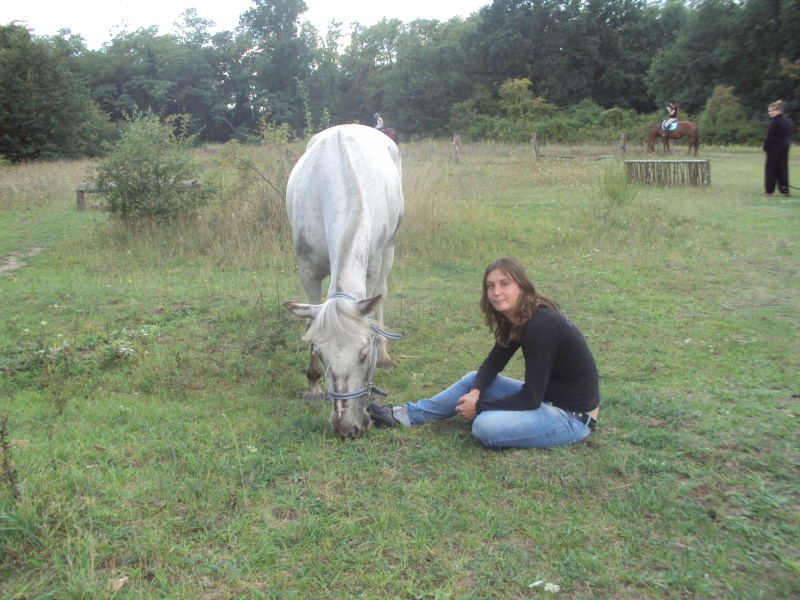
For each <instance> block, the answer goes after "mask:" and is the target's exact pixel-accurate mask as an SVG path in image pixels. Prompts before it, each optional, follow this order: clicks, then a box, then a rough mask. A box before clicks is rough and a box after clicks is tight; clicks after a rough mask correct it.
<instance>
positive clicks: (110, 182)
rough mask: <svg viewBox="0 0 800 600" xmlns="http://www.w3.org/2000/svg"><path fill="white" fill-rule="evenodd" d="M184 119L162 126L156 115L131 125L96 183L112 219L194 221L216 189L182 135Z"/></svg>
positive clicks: (167, 121) (101, 169) (99, 172)
mask: <svg viewBox="0 0 800 600" xmlns="http://www.w3.org/2000/svg"><path fill="white" fill-rule="evenodd" d="M182 126H183V125H182V119H180V118H169V119H166V120H165V121H163V122H162V121H161V120H160V119H159V118H158V117H157V116H156V115H154V114H153V113H145V114H141V115H138V116H137V117H136V118H135V119H134V120H132V121H130V122H129V123H128V125H127V127H126V128H125V129H124V131H123V133H122V137H121V139H120V140H119V141H118V142H117V143H116V144H115V145H114V147H113V148H112V149H111V152H110V154H109V156H108V157H107V158H106V159H105V160H104V161H103V162H102V163H101V164H100V166H99V167H98V168H97V177H96V182H97V186H98V189H99V191H100V192H101V193H102V194H103V196H104V197H105V199H106V202H107V203H108V210H109V212H110V213H111V214H112V215H115V216H116V217H118V218H120V219H121V220H122V221H125V222H127V223H135V222H137V221H152V220H155V221H162V222H168V221H172V220H174V219H177V218H178V217H193V216H195V215H196V214H197V211H198V209H199V208H201V207H202V206H204V205H205V204H206V203H207V202H208V200H209V198H210V196H211V193H212V192H211V188H210V187H209V186H208V185H207V184H203V183H201V181H200V174H201V171H202V167H201V165H200V164H199V162H197V161H196V160H195V159H194V158H193V157H192V155H191V154H190V153H189V148H190V147H191V143H192V140H191V139H190V138H188V137H185V136H184V135H183V134H181V133H180V129H181V128H182Z"/></svg>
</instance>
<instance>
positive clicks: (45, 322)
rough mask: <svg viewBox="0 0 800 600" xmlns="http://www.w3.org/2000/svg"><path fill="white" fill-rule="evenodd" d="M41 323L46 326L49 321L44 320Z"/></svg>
mask: <svg viewBox="0 0 800 600" xmlns="http://www.w3.org/2000/svg"><path fill="white" fill-rule="evenodd" d="M39 325H41V326H42V327H44V326H45V325H47V321H42V322H41V323H39Z"/></svg>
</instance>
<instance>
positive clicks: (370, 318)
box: [283, 125, 403, 437]
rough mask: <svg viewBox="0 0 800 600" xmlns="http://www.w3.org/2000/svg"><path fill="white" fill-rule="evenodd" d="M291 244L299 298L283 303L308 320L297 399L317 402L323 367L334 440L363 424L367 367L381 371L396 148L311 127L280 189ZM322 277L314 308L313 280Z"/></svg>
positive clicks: (366, 133)
mask: <svg viewBox="0 0 800 600" xmlns="http://www.w3.org/2000/svg"><path fill="white" fill-rule="evenodd" d="M286 210H287V212H288V213H289V221H290V222H291V225H292V242H293V245H294V251H295V254H296V255H297V261H298V267H299V269H300V279H301V281H302V283H303V289H304V290H305V293H306V301H307V302H308V304H301V303H297V302H285V303H284V304H283V306H284V307H286V309H287V310H289V311H290V312H291V313H292V314H294V315H295V316H297V317H301V318H305V319H310V322H309V327H308V331H306V335H305V336H304V338H303V339H305V340H307V341H309V342H310V343H311V358H310V362H309V366H308V369H307V370H306V376H307V377H308V388H307V389H306V391H305V393H304V394H303V397H304V398H305V399H306V400H311V399H316V398H319V397H320V396H321V395H322V393H321V388H320V381H319V380H320V377H321V376H322V369H321V368H320V361H321V362H322V365H324V367H325V383H326V387H327V392H326V396H327V397H328V398H329V399H331V400H332V401H333V408H332V410H331V426H332V427H333V431H334V433H335V434H336V435H338V436H340V437H358V436H359V435H361V434H362V433H363V432H365V431H366V430H367V429H368V428H369V424H370V420H369V415H368V414H367V410H366V408H367V404H369V402H370V398H371V395H372V392H374V391H377V392H379V393H382V392H380V391H379V390H376V389H375V388H374V387H373V386H372V381H371V380H372V371H373V369H374V368H375V365H376V364H377V365H378V366H381V367H390V366H391V365H392V359H391V358H390V357H389V354H388V353H387V352H386V340H385V339H384V338H385V337H394V336H392V335H391V334H387V333H386V332H384V331H383V329H382V328H383V304H384V300H385V298H386V292H387V279H388V277H389V271H390V270H391V268H392V263H393V262H394V240H395V236H396V235H397V230H398V228H399V227H400V221H401V220H402V218H403V190H402V166H401V163H400V150H399V149H398V147H397V145H396V144H395V143H394V142H393V141H392V140H390V139H389V138H388V137H386V136H385V135H384V134H382V133H381V132H380V131H378V130H376V129H373V128H371V127H366V126H364V125H339V126H336V127H331V128H330V129H326V130H325V131H323V132H321V133H318V134H317V135H315V136H314V137H313V138H311V141H309V142H308V146H307V147H306V151H305V153H304V154H303V156H302V157H301V158H300V160H299V161H298V162H297V164H296V165H295V167H294V169H292V173H291V175H290V176H289V184H288V186H287V188H286ZM328 275H330V284H329V286H328V294H327V300H326V301H325V303H324V304H321V303H320V302H321V293H322V280H323V279H324V278H325V277H327V276H328Z"/></svg>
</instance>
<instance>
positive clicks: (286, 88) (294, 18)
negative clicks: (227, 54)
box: [237, 0, 316, 132]
mask: <svg viewBox="0 0 800 600" xmlns="http://www.w3.org/2000/svg"><path fill="white" fill-rule="evenodd" d="M253 4H254V6H253V8H251V9H249V10H248V11H246V12H245V13H244V14H243V15H242V17H241V19H240V26H239V31H238V37H237V44H238V45H239V48H240V49H241V50H242V52H241V54H240V56H239V72H238V74H237V76H238V77H239V86H240V87H239V92H240V94H239V95H238V98H237V102H241V101H244V103H245V107H246V108H249V109H250V114H251V115H252V118H251V119H250V120H249V122H248V125H249V126H251V127H252V126H253V125H254V124H255V123H257V121H258V120H259V119H260V118H269V119H271V120H273V121H276V122H278V123H289V124H290V125H291V126H292V128H293V129H295V130H296V131H298V132H299V131H300V130H302V129H303V126H304V123H303V120H304V118H303V110H302V103H301V102H300V101H299V95H298V90H297V87H296V82H297V81H307V80H308V79H309V75H310V73H311V65H312V61H313V54H314V46H315V44H316V32H315V31H313V30H310V29H307V28H306V29H300V26H299V19H300V15H302V14H303V13H304V12H306V10H308V8H307V6H306V3H305V2H303V0H254V1H253ZM242 84H243V85H244V86H246V90H245V89H243V88H242V87H241V86H242ZM242 92H244V93H242Z"/></svg>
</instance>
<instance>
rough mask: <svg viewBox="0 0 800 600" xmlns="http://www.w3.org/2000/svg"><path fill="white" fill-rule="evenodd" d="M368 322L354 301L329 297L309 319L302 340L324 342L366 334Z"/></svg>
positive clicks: (368, 330)
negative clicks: (309, 323)
mask: <svg viewBox="0 0 800 600" xmlns="http://www.w3.org/2000/svg"><path fill="white" fill-rule="evenodd" d="M369 327H370V323H369V320H368V319H367V317H365V316H364V315H362V314H361V313H360V312H359V310H358V309H357V308H356V305H355V303H354V302H351V301H350V300H347V299H346V298H330V299H329V300H327V301H326V302H325V303H324V304H323V305H322V306H321V307H320V309H319V313H318V314H317V316H316V317H314V320H313V321H311V325H309V327H308V330H307V331H306V334H305V335H304V336H303V340H304V341H306V342H311V343H317V344H324V343H326V342H331V341H335V340H340V341H341V340H346V339H349V338H354V337H362V336H368V335H369V333H370V329H369Z"/></svg>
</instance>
